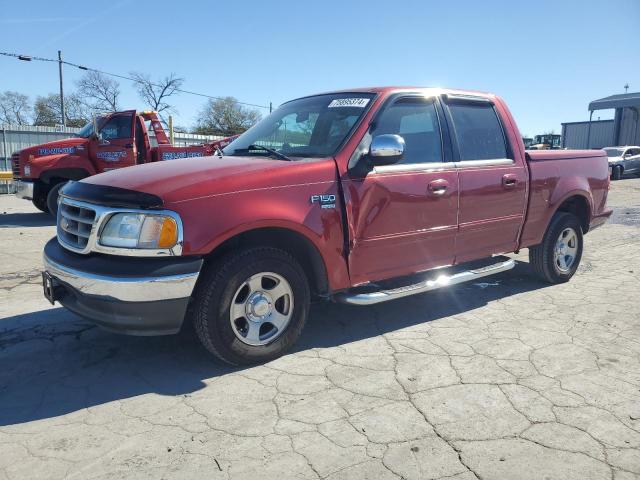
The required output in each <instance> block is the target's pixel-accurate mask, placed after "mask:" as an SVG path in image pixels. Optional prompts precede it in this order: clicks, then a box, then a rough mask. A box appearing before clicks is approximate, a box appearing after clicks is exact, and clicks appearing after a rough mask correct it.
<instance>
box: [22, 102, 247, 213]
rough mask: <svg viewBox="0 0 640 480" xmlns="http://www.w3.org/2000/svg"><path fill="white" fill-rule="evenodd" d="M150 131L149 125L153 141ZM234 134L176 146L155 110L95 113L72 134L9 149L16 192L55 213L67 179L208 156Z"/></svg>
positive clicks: (77, 178)
mask: <svg viewBox="0 0 640 480" xmlns="http://www.w3.org/2000/svg"><path fill="white" fill-rule="evenodd" d="M149 130H153V133H154V135H155V140H156V146H153V145H152V143H151V139H150V138H149ZM236 137H237V135H236V136H233V137H227V138H223V139H221V140H216V141H214V142H210V143H203V144H201V145H191V146H184V147H177V146H174V145H173V144H172V142H171V141H170V139H169V137H168V136H167V134H166V132H165V130H164V127H163V125H162V122H161V120H160V118H159V116H158V112H155V111H142V112H137V111H136V110H126V111H122V112H113V113H109V114H106V115H101V116H97V117H94V118H93V120H92V121H91V122H89V123H87V124H86V125H85V126H84V127H83V128H82V129H80V131H79V132H78V133H77V134H76V136H75V137H72V138H66V139H63V140H57V141H54V142H49V143H43V144H41V145H35V146H32V147H28V148H25V149H23V150H20V151H18V152H15V153H13V155H12V156H11V168H12V176H13V181H14V184H15V187H16V196H18V197H19V198H24V199H26V200H31V201H32V202H33V204H34V205H35V207H36V208H37V209H39V210H41V211H43V212H49V213H51V214H52V215H56V212H57V207H58V204H57V201H58V193H59V191H60V189H61V188H62V187H63V186H64V185H65V184H66V183H67V182H68V181H69V180H81V179H83V178H86V177H90V176H92V175H96V174H98V173H103V172H107V171H109V170H115V169H119V168H123V167H130V166H133V165H140V164H144V163H151V162H158V161H163V160H177V159H183V158H193V157H205V156H210V155H213V154H215V153H216V151H218V150H220V149H222V148H224V147H226V146H227V145H228V144H229V143H231V141H232V140H233V139H235V138H236Z"/></svg>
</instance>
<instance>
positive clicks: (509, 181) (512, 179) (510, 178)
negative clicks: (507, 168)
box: [502, 173, 518, 188]
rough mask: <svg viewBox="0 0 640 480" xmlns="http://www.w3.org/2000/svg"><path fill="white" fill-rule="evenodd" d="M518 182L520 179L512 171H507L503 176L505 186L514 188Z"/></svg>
mask: <svg viewBox="0 0 640 480" xmlns="http://www.w3.org/2000/svg"><path fill="white" fill-rule="evenodd" d="M517 184H518V179H517V178H516V176H515V175H514V174H512V173H507V174H506V175H503V176H502V186H503V187H504V188H513V187H515V186H516V185H517Z"/></svg>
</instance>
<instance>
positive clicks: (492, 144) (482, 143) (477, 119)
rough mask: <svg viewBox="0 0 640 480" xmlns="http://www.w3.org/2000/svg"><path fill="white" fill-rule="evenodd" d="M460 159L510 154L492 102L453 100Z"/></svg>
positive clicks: (452, 111)
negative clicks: (463, 102)
mask: <svg viewBox="0 0 640 480" xmlns="http://www.w3.org/2000/svg"><path fill="white" fill-rule="evenodd" d="M449 111H450V112H451V117H452V119H453V125H454V128H455V133H456V137H457V139H458V147H459V149H460V160H463V161H464V160H489V159H494V158H507V147H506V144H505V139H504V133H503V131H502V127H501V125H500V122H499V120H498V116H497V115H496V112H495V110H494V109H493V105H491V104H488V103H487V104H484V103H482V104H470V103H469V104H456V103H453V104H450V105H449Z"/></svg>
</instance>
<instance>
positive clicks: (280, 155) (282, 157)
mask: <svg viewBox="0 0 640 480" xmlns="http://www.w3.org/2000/svg"><path fill="white" fill-rule="evenodd" d="M237 150H246V151H249V150H264V151H265V152H269V153H270V154H271V155H274V156H276V157H278V158H279V159H280V160H287V161H289V162H293V159H292V158H290V157H287V156H286V155H285V154H284V153H280V152H278V151H277V150H274V149H273V148H269V147H264V146H262V145H256V144H255V143H252V144H251V145H249V146H248V147H247V148H237V149H236V151H237Z"/></svg>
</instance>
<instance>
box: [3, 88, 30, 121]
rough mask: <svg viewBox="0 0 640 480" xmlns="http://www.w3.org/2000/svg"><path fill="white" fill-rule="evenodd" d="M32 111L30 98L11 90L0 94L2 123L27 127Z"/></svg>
mask: <svg viewBox="0 0 640 480" xmlns="http://www.w3.org/2000/svg"><path fill="white" fill-rule="evenodd" d="M31 110H32V107H31V105H30V103H29V97H28V96H26V95H24V94H22V93H18V92H12V91H9V90H7V91H5V92H2V93H0V123H6V124H10V125H27V124H28V123H29V118H30V116H31Z"/></svg>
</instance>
